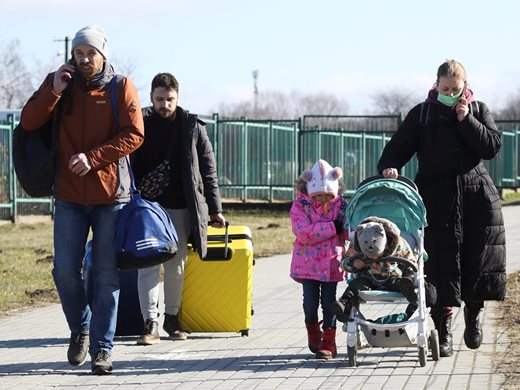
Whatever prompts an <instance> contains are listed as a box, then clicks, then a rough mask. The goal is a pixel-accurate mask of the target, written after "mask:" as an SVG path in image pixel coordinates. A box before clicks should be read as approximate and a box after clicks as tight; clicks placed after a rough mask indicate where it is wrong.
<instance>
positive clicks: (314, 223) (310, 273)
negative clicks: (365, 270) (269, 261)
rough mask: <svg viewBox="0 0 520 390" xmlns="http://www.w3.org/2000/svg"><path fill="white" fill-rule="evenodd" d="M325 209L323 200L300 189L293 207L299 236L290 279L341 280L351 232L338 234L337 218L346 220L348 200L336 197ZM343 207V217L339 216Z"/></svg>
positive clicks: (294, 226)
mask: <svg viewBox="0 0 520 390" xmlns="http://www.w3.org/2000/svg"><path fill="white" fill-rule="evenodd" d="M328 206H329V210H328V211H325V210H324V209H323V207H322V204H321V202H316V201H314V200H312V198H311V197H309V196H308V195H307V194H303V193H301V192H297V194H296V200H295V201H294V202H293V204H292V206H291V211H290V215H291V223H292V231H293V233H294V235H295V236H296V241H295V243H294V249H293V256H292V261H291V278H293V279H294V280H296V281H297V282H300V281H301V280H302V279H313V280H319V281H321V282H340V281H342V280H343V279H344V278H345V273H344V272H343V271H342V270H341V269H340V261H341V256H342V255H343V252H344V243H345V240H348V234H347V232H346V230H344V231H343V232H342V233H341V235H337V234H336V228H335V227H334V222H333V221H334V220H335V219H338V218H340V219H341V220H342V222H343V223H344V222H345V218H346V210H347V202H346V201H345V200H343V199H342V198H341V196H337V197H336V198H335V199H333V200H331V201H330V202H329V204H328ZM340 210H341V217H340Z"/></svg>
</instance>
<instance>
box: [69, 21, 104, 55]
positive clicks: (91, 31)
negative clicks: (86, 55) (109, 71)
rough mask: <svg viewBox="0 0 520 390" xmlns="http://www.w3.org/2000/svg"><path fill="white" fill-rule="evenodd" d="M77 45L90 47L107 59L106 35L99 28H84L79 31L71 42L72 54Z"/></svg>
mask: <svg viewBox="0 0 520 390" xmlns="http://www.w3.org/2000/svg"><path fill="white" fill-rule="evenodd" d="M78 45H90V46H92V47H94V48H95V49H96V50H97V51H99V53H100V54H101V55H102V56H103V57H104V58H105V59H106V58H107V55H108V47H107V35H106V33H105V31H104V30H103V29H102V28H101V27H99V26H94V25H92V26H86V27H83V28H82V29H81V30H79V31H78V32H77V33H76V36H75V37H74V39H73V40H72V53H74V49H75V48H76V46H78Z"/></svg>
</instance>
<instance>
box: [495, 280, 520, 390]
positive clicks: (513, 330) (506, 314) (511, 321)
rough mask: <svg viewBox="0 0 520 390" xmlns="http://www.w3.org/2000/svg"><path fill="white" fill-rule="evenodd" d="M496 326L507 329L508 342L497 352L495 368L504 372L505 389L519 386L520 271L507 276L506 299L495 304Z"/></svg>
mask: <svg viewBox="0 0 520 390" xmlns="http://www.w3.org/2000/svg"><path fill="white" fill-rule="evenodd" d="M497 311H498V314H499V315H498V318H497V321H498V324H497V326H499V327H501V328H503V329H507V337H508V338H509V343H508V347H507V350H506V351H505V352H504V353H497V355H498V356H497V359H496V360H495V369H496V370H497V371H498V372H500V373H502V374H504V375H505V377H506V381H505V383H504V388H505V389H518V388H520V272H517V273H514V274H511V275H509V277H508V278H507V299H506V300H505V301H504V302H501V303H500V305H498V306H497Z"/></svg>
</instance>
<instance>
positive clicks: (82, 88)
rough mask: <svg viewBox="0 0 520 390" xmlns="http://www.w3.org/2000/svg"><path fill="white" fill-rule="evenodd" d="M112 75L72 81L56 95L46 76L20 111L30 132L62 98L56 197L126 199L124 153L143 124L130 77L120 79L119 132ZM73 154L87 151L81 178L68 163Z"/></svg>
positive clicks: (86, 201) (135, 143)
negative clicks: (87, 168)
mask: <svg viewBox="0 0 520 390" xmlns="http://www.w3.org/2000/svg"><path fill="white" fill-rule="evenodd" d="M109 70H111V67H110V68H109ZM112 77H115V74H114V73H113V72H105V74H104V75H103V77H102V78H101V80H98V81H97V82H96V83H95V85H92V84H91V85H89V84H87V83H85V82H84V81H81V80H78V79H74V80H73V81H72V82H71V83H72V84H71V85H70V86H69V87H68V88H67V90H66V91H64V93H63V94H62V95H63V96H61V97H59V96H56V95H55V94H54V93H53V92H52V76H51V75H49V76H48V77H47V78H46V79H45V81H44V82H43V83H42V85H41V86H40V88H39V89H38V90H37V91H36V92H35V93H34V94H33V95H32V96H31V98H30V99H29V101H28V102H27V104H26V105H25V107H24V108H23V110H22V115H21V123H22V126H23V127H24V128H25V129H26V130H29V131H30V130H34V129H37V128H38V127H40V126H42V125H43V124H44V123H45V122H46V121H47V120H49V119H50V118H51V116H55V115H56V112H57V111H58V110H56V108H57V105H58V102H59V101H60V99H61V100H63V102H61V103H60V105H61V108H60V109H61V111H62V114H61V115H59V117H60V118H59V123H60V126H59V132H58V141H57V148H56V150H57V159H56V164H57V166H56V175H55V179H54V197H55V198H56V199H60V200H65V201H69V202H73V203H77V204H83V205H96V204H113V203H120V202H126V201H128V200H129V185H130V180H129V174H128V168H127V165H126V162H125V160H124V156H126V155H128V154H130V153H131V152H132V151H134V150H135V149H137V148H138V147H139V146H140V145H141V143H142V142H143V140H144V124H143V117H142V113H141V106H140V103H139V98H138V96H137V90H136V88H135V86H134V84H133V83H132V81H131V80H129V79H127V78H123V79H122V81H121V82H120V83H119V85H118V87H117V102H118V105H119V126H120V131H119V132H117V130H116V128H115V121H114V115H113V112H112V111H113V110H112V101H111V97H110V91H109V88H108V83H109V82H110V80H111V78H112ZM77 153H85V155H86V156H87V158H88V161H89V163H90V165H91V170H90V171H89V172H88V173H87V174H86V175H85V176H79V175H76V174H74V173H73V172H72V171H71V170H70V169H69V167H68V163H69V159H70V158H71V156H73V155H74V154H77Z"/></svg>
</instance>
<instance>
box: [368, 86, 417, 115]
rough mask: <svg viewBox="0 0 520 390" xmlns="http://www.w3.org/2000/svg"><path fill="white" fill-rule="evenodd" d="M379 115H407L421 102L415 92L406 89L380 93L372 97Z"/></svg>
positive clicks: (394, 89) (375, 111)
mask: <svg viewBox="0 0 520 390" xmlns="http://www.w3.org/2000/svg"><path fill="white" fill-rule="evenodd" d="M371 100H372V103H373V105H374V107H375V110H374V113H375V114H378V115H397V114H399V113H405V114H406V113H407V112H408V111H410V109H411V108H412V107H413V106H414V105H415V104H416V103H417V102H418V101H419V98H418V97H417V96H416V94H415V93H414V92H411V91H409V90H405V89H397V88H392V89H391V90H388V91H379V92H378V93H376V94H374V95H372V96H371Z"/></svg>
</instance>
